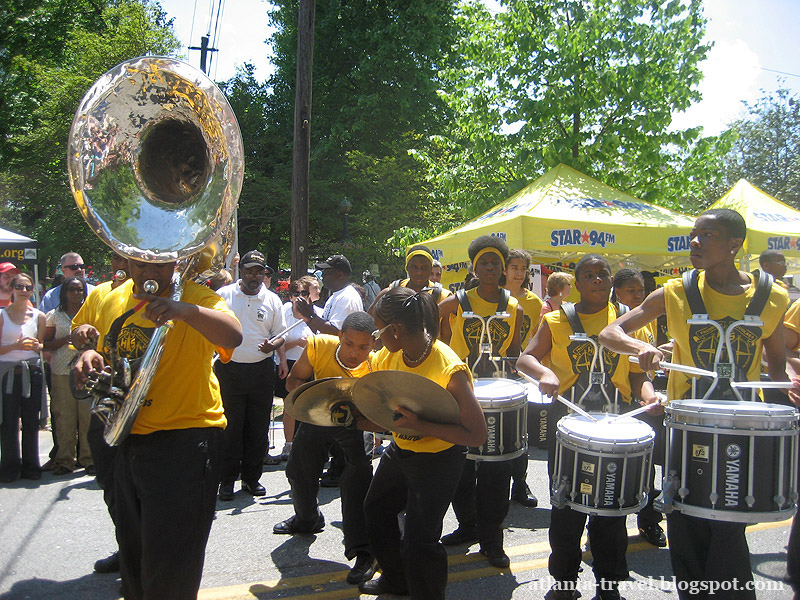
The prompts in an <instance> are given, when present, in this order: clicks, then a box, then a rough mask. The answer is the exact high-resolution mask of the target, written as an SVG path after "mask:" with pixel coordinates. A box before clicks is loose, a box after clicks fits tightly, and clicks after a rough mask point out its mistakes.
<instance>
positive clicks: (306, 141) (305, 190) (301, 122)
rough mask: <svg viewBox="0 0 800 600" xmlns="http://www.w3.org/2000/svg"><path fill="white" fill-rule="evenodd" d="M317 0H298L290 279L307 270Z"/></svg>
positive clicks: (299, 275)
mask: <svg viewBox="0 0 800 600" xmlns="http://www.w3.org/2000/svg"><path fill="white" fill-rule="evenodd" d="M315 2H316V0H300V12H299V16H298V19H297V78H296V89H295V97H294V151H293V157H292V230H291V233H292V235H291V246H292V259H291V262H292V279H297V278H299V277H302V276H303V275H305V274H306V273H307V272H308V271H307V269H308V195H309V183H308V180H309V163H310V162H311V74H312V64H313V59H314V11H315Z"/></svg>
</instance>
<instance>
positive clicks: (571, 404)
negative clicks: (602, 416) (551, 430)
mask: <svg viewBox="0 0 800 600" xmlns="http://www.w3.org/2000/svg"><path fill="white" fill-rule="evenodd" d="M517 372H518V373H519V374H520V375H522V376H523V377H524V378H525V379H527V380H528V381H530V382H531V383H533V384H536V387H539V382H538V381H537V380H536V379H534V378H533V377H530V376H529V375H526V374H525V373H523V372H522V371H517ZM556 400H558V401H559V402H561V403H562V404H566V405H567V406H569V407H570V408H571V409H572V410H574V411H575V412H576V413H578V414H579V415H581V416H584V417H586V418H587V419H591V420H592V421H594V422H595V423H597V421H598V420H597V419H596V418H595V417H594V416H592V415H591V414H589V413H588V412H586V411H585V410H583V409H582V408H581V407H580V406H578V405H577V404H575V403H574V402H570V401H569V400H567V399H566V398H564V396H556Z"/></svg>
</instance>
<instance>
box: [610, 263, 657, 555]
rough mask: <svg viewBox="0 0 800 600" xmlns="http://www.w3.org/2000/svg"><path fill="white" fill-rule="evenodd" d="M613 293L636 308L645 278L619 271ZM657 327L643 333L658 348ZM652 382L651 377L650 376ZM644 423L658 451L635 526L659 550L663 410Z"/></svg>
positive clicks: (648, 327)
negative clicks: (657, 484) (658, 486)
mask: <svg viewBox="0 0 800 600" xmlns="http://www.w3.org/2000/svg"><path fill="white" fill-rule="evenodd" d="M613 289H614V291H613V293H612V294H611V299H612V300H616V301H617V302H619V303H620V304H624V305H625V306H627V307H628V308H636V307H637V306H639V305H640V304H641V303H642V302H643V301H644V297H645V290H644V277H643V276H642V274H641V273H640V272H639V271H637V270H636V269H620V270H619V271H617V272H616V273H614V283H613ZM657 327H658V323H657V322H656V321H653V322H652V323H648V324H647V325H646V326H645V327H643V328H642V333H644V335H645V336H646V337H647V342H648V343H649V344H652V345H653V346H655V345H656V331H657ZM650 375H651V379H652V373H650ZM639 418H640V419H641V420H642V421H645V422H646V423H647V424H648V425H650V427H652V428H653V431H655V433H656V440H655V448H654V450H653V462H652V463H651V465H650V494H649V497H648V498H647V506H645V507H644V508H643V509H642V510H640V511H639V512H638V513H637V514H636V525H637V527H638V528H639V535H641V536H642V537H643V538H644V539H645V540H647V541H648V542H649V543H651V544H653V546H656V547H657V548H664V547H666V545H667V536H666V535H664V530H663V529H662V528H661V525H660V523H661V521H662V520H663V519H664V517H663V516H662V514H661V513H660V512H658V511H657V510H656V509H655V508H653V503H654V502H655V500H656V497H657V496H658V490H657V489H656V487H655V481H656V469H655V466H656V463H658V464H660V465H663V464H664V443H665V440H664V416H663V408H660V409H654V412H648V413H645V414H643V415H641V416H640V417H639Z"/></svg>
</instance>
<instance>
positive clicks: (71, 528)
mask: <svg viewBox="0 0 800 600" xmlns="http://www.w3.org/2000/svg"><path fill="white" fill-rule="evenodd" d="M279 425H280V423H278V427H276V428H275V429H273V431H272V434H273V444H274V446H275V449H274V450H273V453H276V452H280V449H281V448H282V446H283V435H282V430H281V429H280V427H279ZM40 446H41V455H42V463H44V461H45V460H46V459H47V453H48V452H49V449H50V433H49V432H42V433H41V435H40ZM529 456H530V461H529V470H528V483H529V484H530V486H531V488H533V490H534V492H535V494H536V495H537V496H538V497H539V499H540V502H541V503H542V505H543V506H542V507H539V508H524V507H522V506H520V505H518V504H516V503H512V506H511V510H510V513H509V516H508V518H507V520H506V529H505V548H506V551H507V553H508V555H509V556H510V557H511V567H510V568H509V569H504V570H500V569H496V568H494V567H492V566H490V565H489V564H488V563H487V562H486V561H485V559H484V558H483V557H482V556H481V555H479V554H478V547H477V545H474V546H472V547H469V548H468V547H466V546H457V547H453V548H449V549H448V553H449V565H450V567H449V583H448V587H447V598H448V599H449V600H486V599H492V600H511V599H513V600H518V599H525V600H527V599H533V598H537V599H540V598H542V597H543V596H544V594H545V592H546V591H547V589H549V587H550V584H551V583H552V582H551V580H549V577H548V572H547V557H548V555H549V546H548V542H547V526H548V523H549V509H548V504H547V500H546V499H547V497H548V493H547V472H546V471H547V470H546V462H545V460H546V456H545V452H544V451H542V450H539V449H531V451H530V454H529ZM373 464H374V465H375V466H377V460H376V461H375V462H374V463H373ZM285 465H286V463H283V464H282V465H280V466H277V467H264V474H263V476H262V478H261V482H262V484H264V486H265V487H266V488H267V495H266V496H265V497H262V498H253V497H252V496H250V495H248V494H246V493H244V492H241V491H239V487H238V484H237V486H236V488H235V489H236V490H237V492H236V496H235V498H234V500H233V501H231V502H221V501H218V502H217V513H216V519H215V522H214V525H213V527H212V530H211V536H210V538H209V542H208V548H207V552H206V562H205V570H204V575H203V581H202V587H201V590H200V594H199V598H200V599H201V600H239V599H242V600H245V599H250V600H251V599H253V598H257V599H260V600H266V599H277V598H287V599H293V600H301V599H315V600H317V599H324V600H335V599H340V598H359V597H363V598H365V599H366V598H374V596H359V593H358V590H357V589H356V588H355V587H354V586H350V585H348V584H347V583H346V582H345V576H346V574H347V570H348V569H349V567H350V566H352V563H351V564H348V563H347V561H346V559H345V557H344V554H343V547H342V533H341V510H340V502H339V490H338V489H336V488H333V489H330V488H328V489H326V488H322V489H321V490H320V496H319V498H320V505H321V508H322V512H323V513H324V515H325V519H326V521H327V525H326V527H325V530H324V531H323V532H321V533H319V534H317V535H305V536H293V537H290V536H280V535H274V534H273V533H272V526H273V525H274V524H275V523H277V522H278V521H282V520H283V519H286V518H288V517H290V516H291V515H292V514H293V511H292V504H291V498H290V495H289V488H288V484H287V481H286V476H285ZM627 524H628V534H629V548H628V563H629V568H630V572H631V579H630V581H626V582H623V584H622V585H621V591H622V595H623V596H624V597H626V598H627V599H628V600H651V599H655V600H658V599H672V600H674V599H676V598H677V593H676V591H675V587H674V585H673V583H672V580H671V577H672V571H671V569H670V563H669V551H668V550H667V549H657V548H654V547H653V546H651V545H650V544H648V543H647V542H645V541H644V540H642V539H641V538H640V537H639V536H638V532H637V531H636V520H635V517H628V522H627ZM455 526H456V521H455V517H454V516H453V513H452V510H451V511H449V512H448V515H447V517H446V520H445V526H444V533H449V532H450V531H452V530H453V529H454V528H455ZM789 527H790V521H784V522H779V523H762V524H759V525H755V526H753V527H751V528H749V529H748V534H747V536H748V541H749V543H750V549H751V553H752V563H753V570H754V573H755V577H756V583H757V585H758V586H759V592H758V598H759V599H765V600H789V599H791V598H792V593H791V590H790V588H789V587H788V586H787V585H785V584H784V583H782V581H781V578H782V576H783V574H784V572H785V565H786V542H787V540H788V536H789ZM113 550H115V542H114V532H113V528H112V526H111V520H110V518H109V516H108V513H107V512H106V508H105V505H104V504H103V499H102V492H101V491H100V489H99V488H98V486H97V484H96V482H95V480H94V478H93V477H89V476H87V475H85V472H84V471H83V470H82V469H80V470H78V471H76V472H75V473H73V474H72V475H68V476H62V477H55V476H53V475H52V473H43V476H42V479H41V480H40V481H27V480H23V481H19V482H15V483H13V484H7V485H3V486H0V599H2V600H11V599H13V600H22V599H29V598H30V599H37V600H38V599H42V600H44V599H48V600H49V599H54V600H115V599H116V598H119V597H120V591H119V590H120V580H119V578H118V577H117V574H107V575H100V574H95V573H93V572H92V565H93V564H94V561H95V560H97V559H99V558H104V557H106V556H107V555H109V554H110V553H111V552H112V551H113ZM584 560H585V562H584V565H583V572H582V573H581V577H580V586H581V591H582V594H583V598H584V599H586V600H588V599H590V598H592V597H593V596H594V581H593V577H592V573H591V556H590V554H589V553H588V552H587V553H586V554H585V555H584ZM720 560H725V558H724V557H720ZM385 597H386V598H387V599H388V598H392V596H385ZM164 600H168V599H164Z"/></svg>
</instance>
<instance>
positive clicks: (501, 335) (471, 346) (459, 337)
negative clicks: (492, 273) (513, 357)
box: [450, 288, 520, 360]
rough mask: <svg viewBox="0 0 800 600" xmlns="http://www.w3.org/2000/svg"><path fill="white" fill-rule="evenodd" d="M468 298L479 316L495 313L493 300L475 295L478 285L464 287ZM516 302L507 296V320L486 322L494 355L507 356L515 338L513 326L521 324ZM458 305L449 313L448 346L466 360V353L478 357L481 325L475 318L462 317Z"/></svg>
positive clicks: (461, 310)
mask: <svg viewBox="0 0 800 600" xmlns="http://www.w3.org/2000/svg"><path fill="white" fill-rule="evenodd" d="M467 298H468V299H469V304H470V306H471V307H472V312H474V313H475V314H476V315H480V316H482V317H484V318H485V317H491V316H492V315H494V314H495V313H496V312H497V303H496V302H487V301H486V300H484V299H483V298H481V297H480V296H479V295H478V288H472V289H471V290H467ZM518 305H519V303H518V302H517V299H516V298H514V296H511V297H510V298H509V299H508V308H506V312H507V313H508V314H509V315H511V316H510V317H509V318H508V319H499V318H498V319H492V322H491V323H490V324H489V336H490V338H491V340H492V352H493V353H494V355H495V356H506V351H507V350H508V347H509V346H510V345H511V341H512V340H513V338H514V329H515V328H518V327H519V326H520V323H518V322H517V306H518ZM463 312H464V311H463V309H462V308H461V304H460V303H459V305H458V310H457V311H456V312H455V313H454V314H452V315H450V329H451V331H452V336H451V337H450V347H451V348H452V349H453V350H454V351H455V353H456V355H457V356H458V357H459V358H460V359H461V360H465V359H466V358H467V357H469V356H473V357H474V356H477V351H478V350H479V345H480V341H481V329H482V325H481V322H480V321H479V320H478V319H464V317H463V316H461V315H462V313H463Z"/></svg>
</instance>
